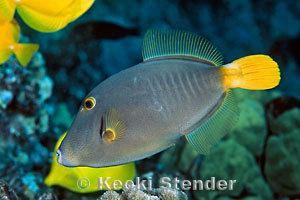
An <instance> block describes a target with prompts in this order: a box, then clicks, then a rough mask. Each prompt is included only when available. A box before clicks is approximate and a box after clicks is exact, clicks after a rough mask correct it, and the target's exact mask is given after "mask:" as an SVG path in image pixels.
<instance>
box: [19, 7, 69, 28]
mask: <svg viewBox="0 0 300 200" xmlns="http://www.w3.org/2000/svg"><path fill="white" fill-rule="evenodd" d="M17 10H18V13H19V15H20V16H21V18H22V19H23V20H24V22H25V23H26V24H27V25H28V26H30V27H31V28H32V29H34V30H37V31H40V32H45V33H50V32H55V31H58V30H60V29H62V28H64V27H65V26H67V24H68V22H69V21H68V20H69V17H70V16H68V15H54V16H52V15H45V14H43V13H41V12H37V11H35V10H33V9H30V8H23V7H19V8H17Z"/></svg>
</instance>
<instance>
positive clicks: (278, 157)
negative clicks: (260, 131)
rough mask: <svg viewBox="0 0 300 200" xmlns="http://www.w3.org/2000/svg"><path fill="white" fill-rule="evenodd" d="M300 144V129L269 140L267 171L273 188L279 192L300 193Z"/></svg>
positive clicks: (285, 193)
mask: <svg viewBox="0 0 300 200" xmlns="http://www.w3.org/2000/svg"><path fill="white" fill-rule="evenodd" d="M299 144H300V129H295V130H293V131H292V132H290V133H285V134H282V135H279V136H272V137H271V138H270V139H269V140H268V143H267V149H266V165H265V173H266V176H267V179H268V182H269V183H270V185H271V187H272V189H273V190H274V191H275V192H277V193H279V194H282V195H295V194H300V185H299V182H300V173H299V169H300V146H299Z"/></svg>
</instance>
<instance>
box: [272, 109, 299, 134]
mask: <svg viewBox="0 0 300 200" xmlns="http://www.w3.org/2000/svg"><path fill="white" fill-rule="evenodd" d="M270 127H271V129H272V131H273V132H274V133H281V134H287V133H290V132H292V131H294V130H295V129H298V131H300V108H293V109H291V110H288V111H285V112H284V113H282V114H281V115H279V116H278V117H277V118H273V119H272V120H271V122H270Z"/></svg>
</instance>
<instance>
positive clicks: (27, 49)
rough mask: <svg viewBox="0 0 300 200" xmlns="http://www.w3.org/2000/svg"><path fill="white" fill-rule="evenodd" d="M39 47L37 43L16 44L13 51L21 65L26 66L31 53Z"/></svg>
mask: <svg viewBox="0 0 300 200" xmlns="http://www.w3.org/2000/svg"><path fill="white" fill-rule="evenodd" d="M38 49H39V45H37V44H16V45H14V48H13V52H14V54H15V55H16V57H17V59H18V61H19V62H20V64H21V65H22V66H24V67H25V66H26V65H27V64H28V63H29V61H30V60H31V58H32V56H33V54H34V53H35V52H36V51H37V50H38Z"/></svg>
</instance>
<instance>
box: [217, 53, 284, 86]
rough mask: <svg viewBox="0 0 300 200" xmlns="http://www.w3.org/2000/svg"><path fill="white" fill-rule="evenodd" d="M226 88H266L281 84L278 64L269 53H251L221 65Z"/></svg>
mask: <svg viewBox="0 0 300 200" xmlns="http://www.w3.org/2000/svg"><path fill="white" fill-rule="evenodd" d="M221 73H222V77H223V85H224V87H225V88H226V89H229V88H243V89H249V90H265V89H271V88H274V87H275V86H277V85H278V84H279V81H280V71H279V68H278V64H277V63H276V62H275V61H274V60H273V59H272V58H271V57H269V56H267V55H251V56H246V57H243V58H240V59H237V60H235V61H233V62H232V63H229V64H227V65H225V66H223V67H221Z"/></svg>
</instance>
